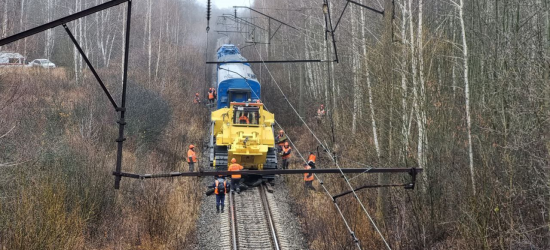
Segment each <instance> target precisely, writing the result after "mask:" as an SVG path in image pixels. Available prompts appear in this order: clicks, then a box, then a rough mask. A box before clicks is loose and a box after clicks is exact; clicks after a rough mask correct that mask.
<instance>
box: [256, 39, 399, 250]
mask: <svg viewBox="0 0 550 250" xmlns="http://www.w3.org/2000/svg"><path fill="white" fill-rule="evenodd" d="M254 49H255V50H256V53H258V56H259V57H260V60H261V61H262V62H263V61H264V60H263V58H262V55H261V53H260V52H259V51H258V48H257V47H256V45H255V44H254ZM262 64H263V65H264V67H265V68H266V70H267V72H268V73H269V76H270V77H271V79H273V82H274V83H275V85H276V86H277V88H278V89H279V91H280V92H281V94H282V95H283V97H284V99H285V100H286V101H287V103H288V104H289V105H290V107H291V108H292V110H294V113H296V115H297V116H298V118H299V119H300V120H301V121H302V123H304V125H305V126H306V128H307V129H308V130H309V132H310V133H311V134H312V135H313V137H315V139H316V140H317V142H319V144H321V145H322V147H323V148H324V149H325V150H326V152H327V154H328V155H329V157H330V158H331V159H332V160H333V161H334V163H335V165H336V167H337V168H338V169H339V170H340V174H341V175H342V177H343V178H344V180H345V181H346V183H347V185H348V186H349V188H350V189H351V191H352V193H353V196H355V199H356V200H357V202H359V204H360V206H361V208H362V209H363V211H364V212H365V214H366V215H367V217H368V218H369V220H370V222H371V223H372V225H373V227H374V229H376V232H378V234H379V235H380V237H381V238H382V241H384V244H385V245H386V247H387V248H388V249H390V250H391V247H390V245H389V244H388V242H387V241H386V239H385V238H384V235H382V232H380V229H378V226H377V225H376V223H375V222H374V220H373V219H372V217H371V216H370V213H369V212H368V211H367V209H366V208H365V205H364V204H363V202H362V201H361V199H360V198H359V196H357V193H356V192H355V191H354V189H353V187H352V186H351V183H350V182H349V179H348V178H347V176H346V175H345V174H344V172H342V169H341V167H340V165H339V164H338V162H337V161H336V160H335V158H334V156H333V155H332V153H331V152H330V150H329V149H328V148H327V147H325V145H324V144H323V143H322V142H321V140H320V139H319V138H318V137H317V135H316V134H315V133H314V132H313V130H311V128H310V127H309V126H308V125H307V123H306V122H305V121H304V119H303V118H302V117H301V116H300V113H298V111H297V110H296V108H294V105H292V103H291V102H290V101H289V100H288V98H287V96H286V95H285V93H284V91H283V90H282V89H281V87H280V86H279V83H278V82H277V80H275V77H273V75H272V74H271V71H270V70H269V68H268V67H267V65H266V64H265V62H264V63H262Z"/></svg>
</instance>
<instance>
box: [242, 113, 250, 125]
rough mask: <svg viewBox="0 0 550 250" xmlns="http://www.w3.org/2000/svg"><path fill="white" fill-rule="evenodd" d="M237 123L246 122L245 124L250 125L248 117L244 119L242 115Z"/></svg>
mask: <svg viewBox="0 0 550 250" xmlns="http://www.w3.org/2000/svg"><path fill="white" fill-rule="evenodd" d="M239 121H246V124H249V123H250V121H249V120H248V117H246V116H245V115H242V116H241V117H239Z"/></svg>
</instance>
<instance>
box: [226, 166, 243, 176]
mask: <svg viewBox="0 0 550 250" xmlns="http://www.w3.org/2000/svg"><path fill="white" fill-rule="evenodd" d="M242 169H243V166H241V165H239V164H237V163H233V164H231V165H230V166H229V168H228V169H227V171H239V170H242ZM231 178H233V179H240V178H241V175H240V174H233V175H231Z"/></svg>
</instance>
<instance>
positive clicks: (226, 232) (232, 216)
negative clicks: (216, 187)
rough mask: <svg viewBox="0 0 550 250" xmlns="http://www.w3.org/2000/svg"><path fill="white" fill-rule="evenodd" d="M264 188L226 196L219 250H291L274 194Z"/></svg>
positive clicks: (261, 186)
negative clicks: (225, 211)
mask: <svg viewBox="0 0 550 250" xmlns="http://www.w3.org/2000/svg"><path fill="white" fill-rule="evenodd" d="M266 189H267V188H266V187H265V186H264V185H260V186H259V187H257V188H253V189H249V190H247V191H245V192H241V194H236V193H230V194H228V202H227V203H228V205H229V207H228V209H227V213H223V214H220V215H221V216H222V218H221V227H222V230H221V233H222V236H223V237H222V238H223V240H222V242H220V244H221V246H220V248H221V249H228V250H237V249H238V250H247V249H276V250H279V249H292V246H291V244H289V242H288V241H287V240H286V238H287V237H286V234H285V232H284V228H283V226H282V224H281V223H280V221H281V218H280V216H279V213H278V211H277V210H278V209H277V207H276V204H275V200H274V197H273V194H271V193H269V192H267V190H266Z"/></svg>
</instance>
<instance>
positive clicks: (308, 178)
mask: <svg viewBox="0 0 550 250" xmlns="http://www.w3.org/2000/svg"><path fill="white" fill-rule="evenodd" d="M305 169H311V167H310V166H309V165H308V166H306V167H305ZM308 175H309V173H304V181H313V179H314V176H313V174H311V176H310V177H307V176H308Z"/></svg>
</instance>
